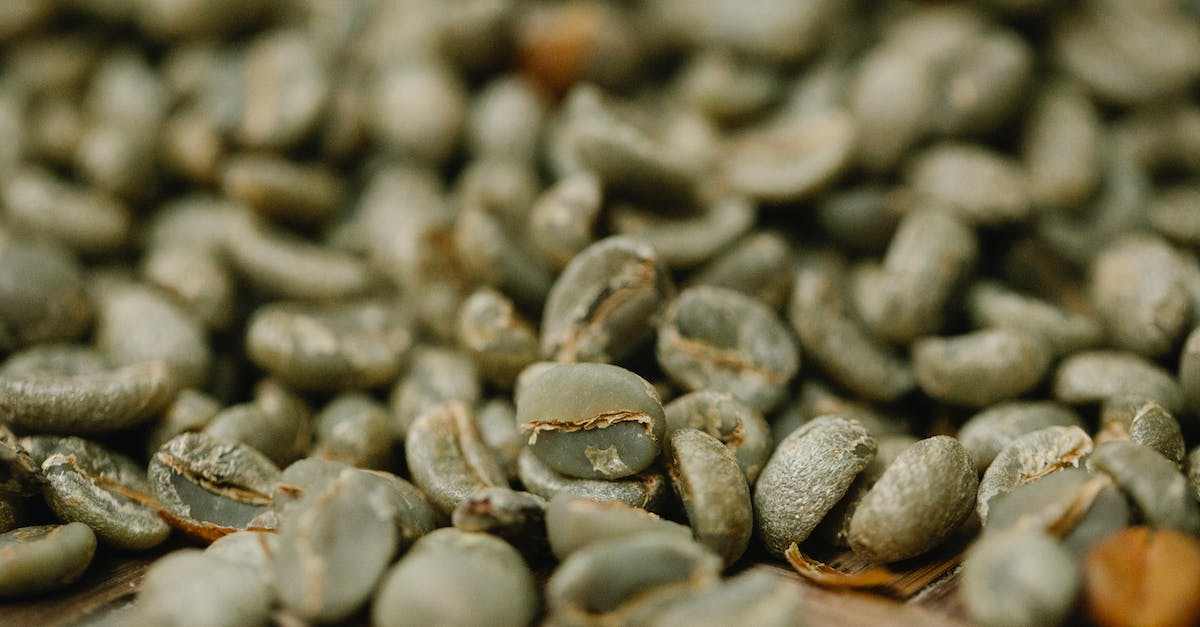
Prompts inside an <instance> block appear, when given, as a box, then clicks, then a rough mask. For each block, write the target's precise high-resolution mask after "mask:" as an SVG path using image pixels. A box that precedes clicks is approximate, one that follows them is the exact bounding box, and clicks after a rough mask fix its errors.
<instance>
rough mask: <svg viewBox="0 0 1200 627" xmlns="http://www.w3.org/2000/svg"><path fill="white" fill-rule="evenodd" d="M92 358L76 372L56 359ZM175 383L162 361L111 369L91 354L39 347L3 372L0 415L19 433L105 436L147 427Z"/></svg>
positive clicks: (13, 358) (17, 358)
mask: <svg viewBox="0 0 1200 627" xmlns="http://www.w3.org/2000/svg"><path fill="white" fill-rule="evenodd" d="M81 351H82V352H85V353H90V356H89V357H88V358H87V360H86V361H87V362H88V363H87V365H86V366H84V367H82V368H76V367H75V366H74V365H70V364H69V363H68V362H69V361H73V358H65V359H66V360H65V361H64V360H60V359H58V357H56V355H62V354H64V352H65V353H66V354H71V355H78V354H79V353H80V352H81ZM176 389H177V387H176V383H175V380H174V378H173V376H172V374H171V368H170V367H168V366H167V364H166V363H164V362H161V361H151V362H146V363H140V364H134V365H130V366H125V367H123V368H110V367H108V365H107V363H106V362H105V360H104V359H103V358H102V357H100V356H99V355H96V354H95V353H94V352H93V351H91V349H84V348H77V347H73V346H54V345H50V346H49V347H48V348H47V347H37V348H33V349H28V350H26V351H25V352H23V353H17V354H16V355H13V356H11V357H9V359H8V361H6V362H5V364H4V366H3V368H0V414H3V415H4V416H5V420H6V421H7V422H8V423H9V424H11V425H13V426H15V427H19V428H21V429H24V430H27V431H32V432H43V433H78V434H87V433H101V432H106V431H116V430H119V429H124V428H126V427H130V426H133V425H137V424H140V423H142V422H145V421H146V420H148V419H149V418H151V417H152V416H154V415H155V414H156V413H157V412H158V411H159V410H161V409H162V408H163V407H165V406H166V405H167V404H168V403H170V402H171V399H172V398H173V397H174V396H175V392H176Z"/></svg>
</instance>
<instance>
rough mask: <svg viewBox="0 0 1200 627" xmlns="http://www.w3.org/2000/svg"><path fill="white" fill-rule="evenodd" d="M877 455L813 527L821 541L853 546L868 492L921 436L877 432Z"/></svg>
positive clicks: (840, 545) (842, 546)
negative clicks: (854, 525) (858, 514)
mask: <svg viewBox="0 0 1200 627" xmlns="http://www.w3.org/2000/svg"><path fill="white" fill-rule="evenodd" d="M874 437H875V445H876V451H875V457H872V458H871V462H870V463H869V464H867V467H866V468H864V469H863V471H862V472H860V473H859V474H858V476H857V477H855V478H854V483H852V484H850V487H849V488H848V489H847V490H846V495H845V496H843V497H842V499H841V500H840V501H838V503H837V505H834V506H833V509H831V510H829V513H828V514H826V515H825V518H823V519H822V520H821V524H819V525H817V528H816V529H815V530H813V533H814V534H816V537H818V538H820V539H821V541H823V542H827V543H828V544H830V545H832V546H836V547H840V548H847V549H848V548H850V521H851V520H853V519H854V512H855V510H857V509H858V506H859V504H860V503H862V499H863V497H864V496H866V495H867V492H869V491H870V490H871V488H872V487H874V485H875V482H876V481H878V480H879V478H880V477H882V476H883V472H884V471H885V470H887V468H888V466H891V465H892V462H894V461H896V458H898V457H899V456H900V454H901V453H903V452H904V451H906V450H908V448H909V447H911V446H912V445H913V444H916V443H917V438H915V437H913V436H911V435H878V434H875V436H874Z"/></svg>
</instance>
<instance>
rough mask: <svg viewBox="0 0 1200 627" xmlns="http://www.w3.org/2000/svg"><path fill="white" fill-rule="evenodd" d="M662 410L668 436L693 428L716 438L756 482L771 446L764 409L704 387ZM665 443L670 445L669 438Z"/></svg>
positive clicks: (747, 476)
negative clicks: (760, 410) (760, 409)
mask: <svg viewBox="0 0 1200 627" xmlns="http://www.w3.org/2000/svg"><path fill="white" fill-rule="evenodd" d="M663 413H664V414H665V415H666V418H667V434H668V436H669V435H670V434H671V433H672V432H674V431H677V430H679V429H685V428H693V429H699V430H701V431H704V432H705V433H707V434H709V435H711V436H713V437H715V438H717V439H718V440H720V441H721V442H722V443H723V444H725V446H727V447H728V448H729V450H730V451H732V452H733V456H734V459H736V460H737V463H738V465H739V466H741V468H742V472H743V473H744V474H745V475H746V481H747V483H749V484H750V485H754V481H755V480H756V479H758V474H759V472H761V471H762V468H763V465H764V464H766V463H767V458H768V457H770V455H771V448H772V442H771V430H770V426H769V425H768V424H767V421H766V420H765V419H764V418H763V415H762V413H761V412H759V411H758V410H757V409H754V408H753V407H750V406H749V405H747V404H746V403H744V402H742V401H741V400H738V399H737V398H736V397H735V396H733V395H732V394H727V393H723V392H715V391H712V390H701V391H699V392H692V393H690V394H685V395H683V396H681V397H679V398H677V399H675V400H673V401H671V402H670V403H668V404H667V405H666V406H665V407H663ZM666 444H667V447H668V448H669V447H670V441H669V439H668V441H667V443H666Z"/></svg>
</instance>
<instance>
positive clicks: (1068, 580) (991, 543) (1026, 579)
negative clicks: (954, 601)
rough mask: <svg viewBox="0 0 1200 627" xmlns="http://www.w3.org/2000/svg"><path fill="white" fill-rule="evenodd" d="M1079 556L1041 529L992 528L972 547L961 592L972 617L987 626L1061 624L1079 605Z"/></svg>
mask: <svg viewBox="0 0 1200 627" xmlns="http://www.w3.org/2000/svg"><path fill="white" fill-rule="evenodd" d="M1081 579H1082V577H1081V571H1080V565H1079V561H1078V560H1077V559H1076V558H1075V557H1074V556H1072V555H1071V554H1070V553H1069V552H1067V550H1066V549H1064V548H1063V547H1062V545H1061V544H1059V543H1058V542H1056V541H1055V540H1054V539H1053V538H1052V537H1050V536H1048V535H1046V534H1045V533H1043V532H1041V531H1036V530H1026V529H1012V530H1007V531H1002V532H997V533H989V534H987V535H985V536H984V538H983V540H981V541H980V542H979V543H978V544H976V545H975V546H973V547H971V549H970V551H969V552H968V553H967V557H966V559H965V560H964V564H963V571H962V597H963V601H964V602H965V603H966V606H967V611H968V612H969V613H970V616H971V619H972V620H974V621H977V622H978V623H979V624H981V625H985V626H987V627H993V626H995V627H1002V626H1005V627H1006V626H1010V625H1059V624H1062V623H1064V622H1065V621H1066V620H1067V618H1068V616H1069V615H1070V613H1071V609H1072V608H1073V607H1074V606H1075V598H1076V596H1077V595H1078V593H1079V588H1080V585H1081Z"/></svg>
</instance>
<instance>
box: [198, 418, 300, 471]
mask: <svg viewBox="0 0 1200 627" xmlns="http://www.w3.org/2000/svg"><path fill="white" fill-rule="evenodd" d="M201 431H202V433H204V434H205V435H207V436H209V437H212V438H215V439H218V440H227V441H232V442H241V443H243V444H246V445H247V446H250V447H252V448H253V449H254V450H256V451H258V452H259V453H262V454H263V455H265V456H266V457H267V459H269V460H271V461H272V462H273V463H274V464H275V465H277V466H286V465H288V464H290V463H292V462H293V461H295V460H296V458H298V457H300V456H301V455H303V454H304V453H305V451H307V450H308V448H309V444H310V442H311V440H312V427H311V425H310V424H309V419H308V412H307V410H305V411H304V412H293V411H269V410H267V409H266V408H264V407H262V406H260V405H259V404H257V403H242V404H240V405H233V406H230V407H227V408H225V409H223V410H221V411H220V412H219V413H218V414H217V415H216V416H213V417H212V419H211V420H210V421H209V422H208V424H207V425H205V427H204V429H202V430H201Z"/></svg>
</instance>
